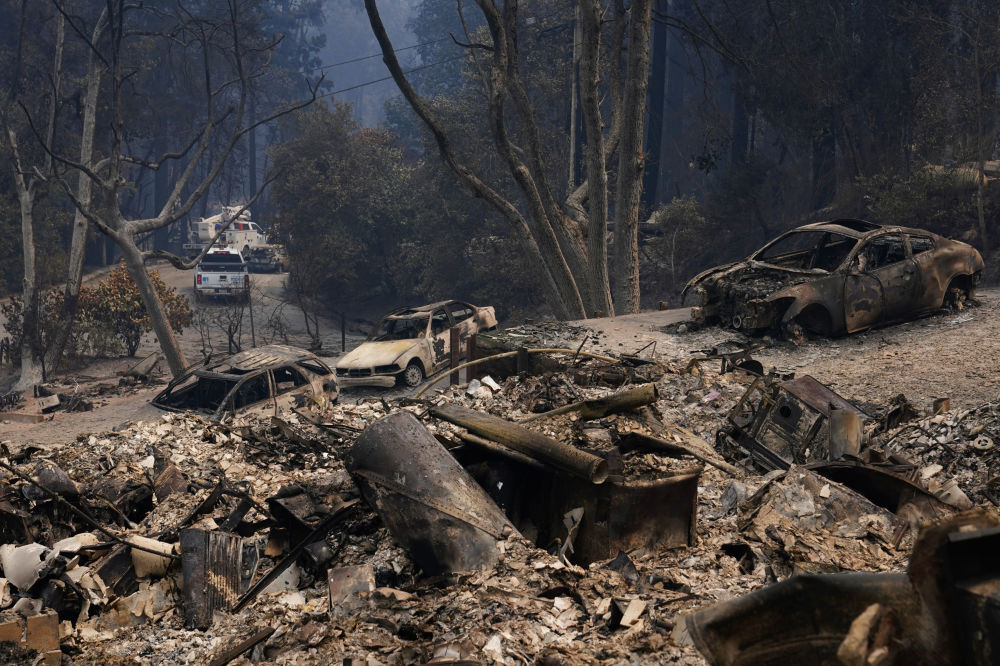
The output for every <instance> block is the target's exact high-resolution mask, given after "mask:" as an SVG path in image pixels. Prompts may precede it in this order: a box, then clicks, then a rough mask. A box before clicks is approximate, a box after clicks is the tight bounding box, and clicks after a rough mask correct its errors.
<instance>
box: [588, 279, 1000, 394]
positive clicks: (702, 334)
mask: <svg viewBox="0 0 1000 666" xmlns="http://www.w3.org/2000/svg"><path fill="white" fill-rule="evenodd" d="M979 300H980V302H981V305H980V306H978V307H972V308H969V309H967V310H964V311H962V312H957V313H945V312H943V313H940V314H936V315H933V316H930V317H925V318H923V319H919V320H916V321H912V322H907V323H903V324H897V325H895V326H887V327H885V328H879V329H875V330H871V331H866V332H863V333H858V334H855V335H850V336H846V337H842V338H837V339H834V340H829V339H814V340H808V341H806V342H804V343H802V344H799V345H796V344H793V343H790V342H784V341H774V340H771V341H767V340H763V341H762V340H756V341H757V342H763V343H764V344H765V345H766V346H765V348H763V349H761V350H760V351H759V352H757V353H755V354H754V356H755V357H756V358H757V359H759V360H760V361H761V362H762V363H763V364H764V366H765V368H771V367H775V368H778V369H779V370H787V371H794V372H795V373H796V374H799V375H806V374H807V375H812V376H813V377H815V378H816V379H818V380H819V381H821V382H823V383H824V384H827V385H829V386H831V387H832V388H833V389H834V390H836V391H837V392H839V393H841V394H843V395H844V396H846V397H849V398H851V399H853V400H855V401H860V402H871V403H880V404H884V403H885V402H887V401H888V400H889V399H891V398H892V397H894V396H896V395H898V394H900V393H903V394H905V395H906V397H907V398H909V399H910V400H911V401H912V402H914V403H916V404H917V405H919V406H923V407H926V406H929V405H930V403H931V402H932V401H933V399H934V398H938V397H949V398H951V401H952V406H953V407H972V406H974V405H978V404H981V403H983V402H985V401H987V400H993V399H996V398H997V395H998V393H1000V372H998V369H997V359H998V358H1000V335H998V334H1000V290H998V289H988V290H984V291H982V292H980V294H979ZM687 317H688V310H668V311H665V312H644V313H641V314H637V315H627V316H622V317H616V318H614V319H596V320H586V321H584V322H581V323H583V324H586V325H587V326H588V327H589V328H592V329H593V330H594V331H595V332H597V333H598V334H599V337H598V340H599V342H598V343H596V344H595V346H594V347H590V346H589V345H588V348H592V349H601V350H604V351H610V352H612V353H621V352H634V351H636V350H638V349H640V348H641V347H643V346H645V345H647V344H650V343H652V342H655V343H656V347H655V353H656V354H657V355H660V356H662V357H666V358H676V357H681V356H687V355H691V354H695V353H697V352H698V351H699V350H703V349H709V348H711V347H713V346H715V345H718V344H719V343H721V342H724V341H726V340H738V341H748V339H747V338H746V337H744V336H742V335H740V334H739V333H738V332H736V331H733V330H728V329H720V328H717V327H711V328H706V329H702V330H699V331H694V332H687V333H676V332H673V333H669V332H665V331H664V330H663V327H664V326H667V325H668V324H674V323H677V322H679V321H684V320H686V319H687Z"/></svg>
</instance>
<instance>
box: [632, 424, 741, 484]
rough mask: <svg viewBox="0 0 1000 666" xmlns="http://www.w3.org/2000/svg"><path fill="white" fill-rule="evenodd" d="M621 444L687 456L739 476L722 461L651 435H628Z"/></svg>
mask: <svg viewBox="0 0 1000 666" xmlns="http://www.w3.org/2000/svg"><path fill="white" fill-rule="evenodd" d="M623 443H627V445H628V446H631V447H634V448H644V449H651V450H653V451H662V452H664V453H669V454H671V455H687V456H692V457H694V458H697V459H698V460H700V461H702V462H703V463H706V464H708V465H711V466H712V467H717V468H718V469H721V470H722V471H723V472H726V473H727V474H732V475H733V476H736V475H738V474H739V470H738V469H737V468H736V467H734V466H733V465H730V464H729V463H727V462H724V461H722V460H715V459H713V458H711V457H709V456H706V455H705V454H703V453H700V452H699V451H696V450H695V449H693V448H690V447H688V446H685V445H683V444H681V443H679V442H671V441H670V440H666V439H660V438H659V437H653V436H652V435H645V434H643V433H639V432H633V433H629V435H628V437H627V438H626V439H625V440H623Z"/></svg>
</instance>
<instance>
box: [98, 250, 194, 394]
mask: <svg viewBox="0 0 1000 666" xmlns="http://www.w3.org/2000/svg"><path fill="white" fill-rule="evenodd" d="M115 243H116V244H117V245H118V248H119V249H120V250H121V251H122V258H123V259H124V260H125V266H126V267H128V272H129V275H131V276H132V279H133V280H135V285H136V287H137V288H138V289H139V296H141V297H142V304H143V305H145V306H146V313H147V314H148V315H149V321H150V324H151V325H152V327H153V333H154V334H155V335H156V339H157V340H158V341H159V343H160V348H161V349H162V350H163V355H164V357H165V358H166V359H167V365H169V366H170V373H171V374H172V375H173V376H174V377H179V376H180V375H181V373H183V372H184V370H185V369H186V368H187V365H188V363H187V359H186V358H184V352H183V350H181V345H180V343H179V342H178V341H177V336H176V335H174V329H172V328H171V327H170V320H169V319H168V317H167V311H166V308H164V307H163V303H162V302H160V296H159V294H157V293H156V287H154V286H153V281H152V280H151V279H150V277H149V273H148V272H146V264H145V261H144V258H143V253H142V251H141V250H140V249H139V248H138V247H137V246H136V244H135V239H134V237H133V235H132V234H119V235H118V236H117V237H115Z"/></svg>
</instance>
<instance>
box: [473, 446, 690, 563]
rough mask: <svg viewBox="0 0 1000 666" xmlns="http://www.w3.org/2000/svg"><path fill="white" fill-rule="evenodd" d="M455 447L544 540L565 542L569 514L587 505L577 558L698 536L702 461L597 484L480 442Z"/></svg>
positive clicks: (649, 548)
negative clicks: (642, 476) (507, 455)
mask: <svg viewBox="0 0 1000 666" xmlns="http://www.w3.org/2000/svg"><path fill="white" fill-rule="evenodd" d="M456 454H457V456H458V458H459V459H460V460H461V461H462V462H463V464H465V465H466V467H467V469H469V470H470V472H471V473H472V474H473V476H474V477H475V478H476V480H477V481H478V482H479V483H480V484H481V485H482V486H483V488H485V489H486V491H487V492H488V493H489V494H490V496H491V497H493V499H494V500H495V501H496V502H497V504H498V505H499V506H500V507H502V508H503V510H504V512H505V513H506V514H507V515H508V516H509V517H510V519H511V521H512V522H513V523H514V524H515V525H516V526H517V528H518V529H519V530H520V531H521V533H522V534H523V535H524V536H525V537H527V538H529V539H532V540H533V541H535V543H536V544H538V545H539V546H540V547H543V548H544V547H548V546H550V545H551V544H553V543H557V542H558V543H563V542H564V541H565V539H566V538H567V529H566V526H565V525H564V523H563V517H564V515H565V514H566V513H568V512H570V511H572V510H574V509H577V508H582V509H583V515H582V518H581V520H580V522H579V525H578V526H576V528H575V533H574V534H573V537H572V548H571V549H569V550H568V552H567V558H568V559H569V560H571V561H572V562H574V563H576V564H581V565H587V564H590V563H591V562H596V561H599V560H606V559H609V558H612V557H614V556H615V555H616V554H617V553H618V552H619V551H626V552H632V551H635V550H638V551H640V552H655V551H658V550H661V549H665V548H679V547H683V546H688V545H691V544H693V543H694V542H695V534H696V526H697V509H698V480H699V478H700V476H701V467H699V466H692V467H690V468H689V469H688V470H686V471H679V472H678V473H676V474H673V475H671V476H662V477H660V478H657V479H649V480H642V481H639V480H625V479H624V478H622V477H621V476H620V475H617V474H616V475H613V476H611V477H609V478H608V480H607V481H605V482H604V483H602V484H600V485H594V484H592V483H589V482H587V481H586V480H583V479H578V478H575V477H573V476H572V475H570V474H568V473H566V472H561V471H559V470H556V469H552V468H548V467H539V466H537V465H534V466H533V465H530V464H523V463H519V462H517V461H514V460H511V459H508V458H504V457H501V456H499V455H496V454H491V453H490V452H488V451H486V450H484V449H481V448H477V449H474V450H465V451H457V452H456Z"/></svg>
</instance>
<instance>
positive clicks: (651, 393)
mask: <svg viewBox="0 0 1000 666" xmlns="http://www.w3.org/2000/svg"><path fill="white" fill-rule="evenodd" d="M659 398H660V392H659V391H658V390H657V388H656V384H652V383H650V384H641V385H639V386H636V387H635V388H632V389H629V390H627V391H620V392H618V393H613V394H611V395H609V396H605V397H603V398H593V399H590V400H581V401H579V402H574V403H570V404H568V405H563V406H562V407H557V408H556V409H553V410H550V411H547V412H544V413H542V414H533V415H532V416H529V417H527V418H524V419H521V423H530V422H531V421H537V420H538V419H543V418H546V417H549V416H556V415H558V414H565V413H567V412H573V411H578V412H580V418H582V419H584V420H591V419H599V418H603V417H605V416H607V415H608V414H615V413H617V412H627V411H630V410H633V409H635V408H637V407H642V406H643V405H648V404H651V403H654V402H656V401H657V400H659Z"/></svg>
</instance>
